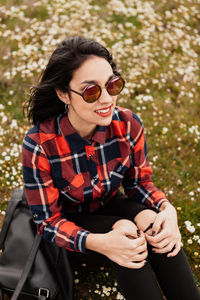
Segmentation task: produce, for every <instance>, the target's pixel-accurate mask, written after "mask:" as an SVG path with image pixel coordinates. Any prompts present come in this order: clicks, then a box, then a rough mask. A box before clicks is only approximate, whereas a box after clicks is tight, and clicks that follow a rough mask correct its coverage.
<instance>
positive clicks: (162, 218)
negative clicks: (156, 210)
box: [152, 213, 165, 235]
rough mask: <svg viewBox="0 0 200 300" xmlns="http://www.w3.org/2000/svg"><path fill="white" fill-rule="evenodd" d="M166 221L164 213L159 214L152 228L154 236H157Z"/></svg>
mask: <svg viewBox="0 0 200 300" xmlns="http://www.w3.org/2000/svg"><path fill="white" fill-rule="evenodd" d="M164 221H165V216H164V215H163V214H162V213H160V214H158V215H157V217H156V219H155V221H154V224H153V227H152V235H156V234H157V233H158V232H159V231H160V230H161V225H162V224H163V223H164Z"/></svg>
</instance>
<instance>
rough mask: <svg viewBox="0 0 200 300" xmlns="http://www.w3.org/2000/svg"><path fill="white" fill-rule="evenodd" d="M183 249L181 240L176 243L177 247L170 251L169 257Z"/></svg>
mask: <svg viewBox="0 0 200 300" xmlns="http://www.w3.org/2000/svg"><path fill="white" fill-rule="evenodd" d="M180 250H181V242H180V243H176V244H175V248H174V250H173V251H172V252H170V253H169V254H168V255H167V257H173V256H176V255H177V254H178V252H179V251H180Z"/></svg>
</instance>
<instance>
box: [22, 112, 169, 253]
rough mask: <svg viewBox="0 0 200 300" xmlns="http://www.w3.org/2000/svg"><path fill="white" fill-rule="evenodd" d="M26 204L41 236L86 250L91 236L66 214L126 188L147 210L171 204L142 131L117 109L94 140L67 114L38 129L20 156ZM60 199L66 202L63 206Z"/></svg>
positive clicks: (86, 208)
mask: <svg viewBox="0 0 200 300" xmlns="http://www.w3.org/2000/svg"><path fill="white" fill-rule="evenodd" d="M22 162H23V176H24V185H25V191H26V195H27V201H28V203H29V206H30V208H31V211H32V215H33V219H34V221H35V223H36V224H37V226H38V231H39V233H41V234H43V236H44V238H45V239H47V240H49V241H51V242H54V241H55V243H56V244H57V245H58V246H60V247H65V248H67V249H69V250H75V251H81V252H84V251H85V240H86V237H87V235H88V234H89V232H88V231H87V230H85V229H83V228H81V227H79V226H77V225H76V224H74V223H73V222H71V221H69V220H67V218H66V215H65V214H64V213H63V205H64V206H65V211H67V212H69V213H71V212H77V213H81V212H83V211H84V212H87V211H88V212H89V211H90V212H91V211H94V210H96V209H98V208H99V207H100V206H102V205H104V203H105V201H108V199H109V198H111V197H112V196H113V195H114V194H115V193H116V192H117V190H118V189H119V186H120V185H121V184H122V186H123V188H124V191H125V193H126V194H127V195H128V196H129V197H131V198H132V199H133V201H134V200H137V201H139V202H141V203H143V204H145V205H147V206H154V207H156V208H159V206H160V205H161V203H162V202H163V201H167V200H166V197H165V195H164V193H163V192H161V191H159V190H158V189H157V188H156V187H155V186H154V184H153V183H152V181H151V176H152V169H151V166H150V164H149V161H148V158H147V148H146V143H145V137H144V130H143V126H142V123H141V121H140V119H139V118H138V117H137V116H136V115H135V114H134V113H132V112H131V111H130V110H128V109H124V108H121V107H116V108H115V110H114V113H113V118H112V122H111V124H110V125H109V126H106V127H103V126H98V127H97V129H96V132H95V134H94V136H93V137H92V139H91V140H90V141H87V140H85V139H83V138H82V137H81V136H80V135H79V134H78V133H77V132H76V131H75V130H74V129H73V127H72V126H71V124H70V122H69V120H68V117H67V115H66V114H63V115H60V116H58V117H57V118H51V119H49V120H46V121H44V122H42V123H40V124H38V125H36V126H34V127H33V128H32V129H31V130H30V131H29V132H28V133H27V134H26V136H25V138H24V142H23V151H22ZM61 199H62V201H61Z"/></svg>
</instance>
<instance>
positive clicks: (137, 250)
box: [134, 243, 147, 253]
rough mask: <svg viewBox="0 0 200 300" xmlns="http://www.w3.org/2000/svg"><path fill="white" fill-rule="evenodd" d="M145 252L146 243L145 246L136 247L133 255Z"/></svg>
mask: <svg viewBox="0 0 200 300" xmlns="http://www.w3.org/2000/svg"><path fill="white" fill-rule="evenodd" d="M146 250H147V245H146V243H145V244H143V245H141V246H139V247H137V248H135V251H134V252H135V253H141V252H144V251H146Z"/></svg>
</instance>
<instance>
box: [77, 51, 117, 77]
mask: <svg viewBox="0 0 200 300" xmlns="http://www.w3.org/2000/svg"><path fill="white" fill-rule="evenodd" d="M112 74H113V70H112V67H111V65H110V64H109V62H108V61H107V60H106V59H105V58H102V57H98V56H90V57H89V58H88V59H87V60H86V61H84V62H83V63H82V65H81V66H80V67H79V68H78V69H77V70H76V71H75V72H74V75H73V78H72V81H76V82H82V81H84V80H96V81H104V80H105V81H106V80H108V78H109V77H110V76H111V75H112Z"/></svg>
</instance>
